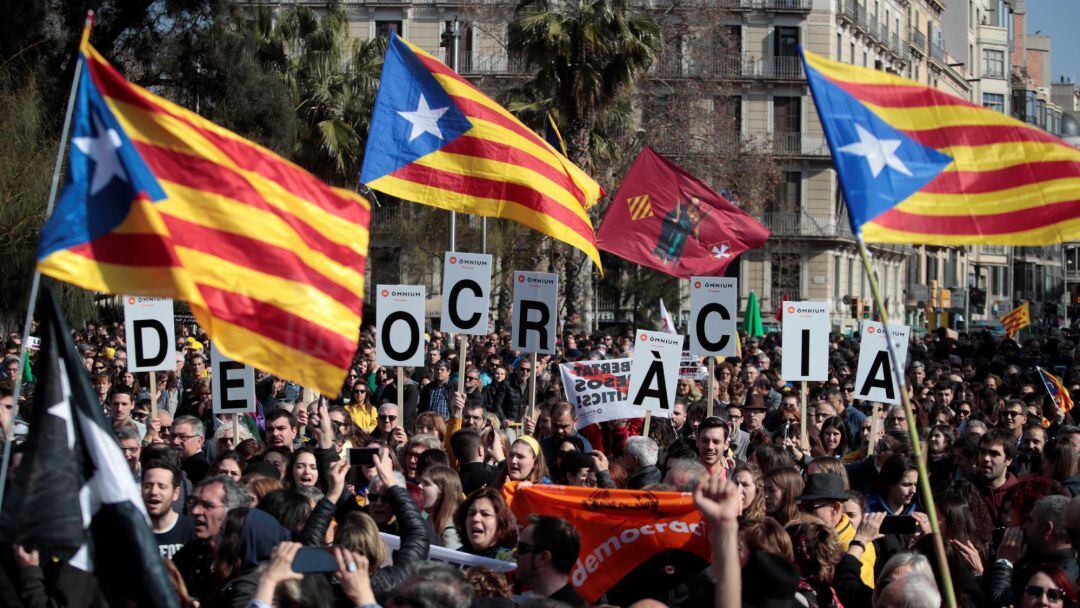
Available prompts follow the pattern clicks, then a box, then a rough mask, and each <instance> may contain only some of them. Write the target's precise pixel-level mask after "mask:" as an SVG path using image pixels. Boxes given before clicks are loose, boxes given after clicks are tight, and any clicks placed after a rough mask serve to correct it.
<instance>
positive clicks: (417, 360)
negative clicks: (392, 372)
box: [375, 285, 426, 367]
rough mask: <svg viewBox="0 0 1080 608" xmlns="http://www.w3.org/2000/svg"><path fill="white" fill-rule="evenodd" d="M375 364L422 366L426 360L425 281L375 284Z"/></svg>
mask: <svg viewBox="0 0 1080 608" xmlns="http://www.w3.org/2000/svg"><path fill="white" fill-rule="evenodd" d="M375 294H376V295H375V328H376V329H377V336H378V337H377V338H376V340H375V364H376V365H389V366H401V367H420V366H422V365H423V364H424V300H425V298H426V290H425V289H424V286H423V285H379V286H377V287H376V288H375Z"/></svg>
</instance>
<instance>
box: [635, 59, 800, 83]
mask: <svg viewBox="0 0 1080 608" xmlns="http://www.w3.org/2000/svg"><path fill="white" fill-rule="evenodd" d="M655 66H656V67H655V68H653V73H654V74H655V75H657V76H661V77H665V78H717V79H731V80H781V81H800V80H803V64H802V60H801V59H800V58H798V57H764V58H758V57H754V56H753V55H751V54H750V53H740V54H734V53H733V54H730V55H720V56H715V55H713V56H709V55H704V56H697V55H695V56H692V57H683V56H681V55H678V54H673V55H665V56H662V57H661V58H660V61H658V62H657V63H656V64H655Z"/></svg>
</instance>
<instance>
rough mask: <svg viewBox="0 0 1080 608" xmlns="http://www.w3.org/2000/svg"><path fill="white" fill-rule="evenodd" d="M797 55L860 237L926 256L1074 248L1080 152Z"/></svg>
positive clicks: (1079, 217) (905, 86)
mask: <svg viewBox="0 0 1080 608" xmlns="http://www.w3.org/2000/svg"><path fill="white" fill-rule="evenodd" d="M803 56H804V61H805V66H806V77H807V82H808V83H809V85H810V90H811V92H812V93H813V96H814V104H815V106H816V107H817V110H818V115H819V116H820V117H821V122H822V126H823V128H824V130H825V135H826V138H827V140H828V142H829V148H830V150H831V151H832V158H833V164H834V165H835V167H836V171H837V175H838V176H839V179H840V185H841V186H842V188H843V191H844V196H845V198H846V201H847V205H848V210H849V216H850V218H851V224H852V229H853V231H854V232H855V234H856V235H859V234H861V235H862V237H863V238H864V239H865V240H866V241H871V242H884V243H915V244H919V243H921V244H928V245H966V244H980V243H983V244H1000V245H1033V246H1039V245H1048V244H1050V243H1060V242H1064V241H1074V240H1080V150H1077V149H1076V148H1073V147H1072V146H1070V145H1068V144H1066V143H1065V142H1063V141H1062V140H1060V139H1058V138H1056V137H1054V136H1052V135H1050V134H1048V133H1046V132H1045V131H1042V130H1041V129H1039V128H1037V127H1035V126H1033V125H1029V124H1025V123H1023V122H1020V121H1018V120H1016V119H1015V118H1012V117H1010V116H1007V115H1005V114H1002V113H1001V112H997V111H994V110H991V109H989V108H984V107H981V106H978V105H975V104H973V103H971V102H969V101H967V100H964V99H960V98H959V97H954V96H952V95H949V94H947V93H943V92H941V91H938V90H936V89H933V88H930V87H927V86H924V85H922V84H919V83H917V82H915V81H913V80H908V79H906V78H902V77H900V76H895V75H893V74H888V73H885V72H879V71H877V70H871V69H867V68H861V67H856V66H853V65H848V64H844V63H840V62H837V61H831V60H829V59H825V58H824V57H821V56H820V55H816V54H814V53H810V52H804V53H803Z"/></svg>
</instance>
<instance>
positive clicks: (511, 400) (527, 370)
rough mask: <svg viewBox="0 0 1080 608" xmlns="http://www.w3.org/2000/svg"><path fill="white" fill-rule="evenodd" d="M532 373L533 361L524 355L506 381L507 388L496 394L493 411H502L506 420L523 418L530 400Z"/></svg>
mask: <svg viewBox="0 0 1080 608" xmlns="http://www.w3.org/2000/svg"><path fill="white" fill-rule="evenodd" d="M532 373H533V368H532V362H531V361H530V360H528V359H526V358H525V357H522V359H521V361H519V362H518V364H517V367H515V368H514V374H513V375H512V376H510V379H509V380H507V381H506V389H505V390H504V391H502V393H501V394H496V400H495V402H494V403H493V404H492V411H496V412H498V411H501V412H502V413H503V416H505V419H506V420H515V421H516V420H521V417H522V415H523V414H524V413H525V405H526V404H527V403H528V401H529V397H528V395H529V377H530V376H532Z"/></svg>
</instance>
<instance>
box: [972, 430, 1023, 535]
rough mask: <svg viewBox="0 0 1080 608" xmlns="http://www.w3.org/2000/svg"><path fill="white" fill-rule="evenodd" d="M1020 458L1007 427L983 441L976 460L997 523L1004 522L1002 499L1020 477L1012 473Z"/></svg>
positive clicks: (980, 482) (979, 481)
mask: <svg viewBox="0 0 1080 608" xmlns="http://www.w3.org/2000/svg"><path fill="white" fill-rule="evenodd" d="M1014 458H1016V441H1015V440H1014V439H1013V437H1012V435H1011V434H1010V433H1009V432H1008V431H1006V430H1004V429H991V430H990V431H989V432H987V433H986V434H985V435H983V436H982V439H980V440H979V455H978V459H977V460H976V461H975V478H976V481H977V484H978V487H979V491H980V493H982V496H983V499H984V500H985V501H986V506H987V507H989V508H990V514H991V515H992V516H993V518H994V522H995V524H996V525H998V526H1000V525H1002V516H1003V514H1002V513H1001V502H1002V501H1003V500H1004V499H1005V493H1006V492H1008V490H1009V488H1011V487H1013V486H1015V485H1016V483H1017V480H1016V476H1015V475H1013V474H1012V473H1010V472H1009V467H1010V466H1011V465H1012V462H1013V459H1014Z"/></svg>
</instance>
